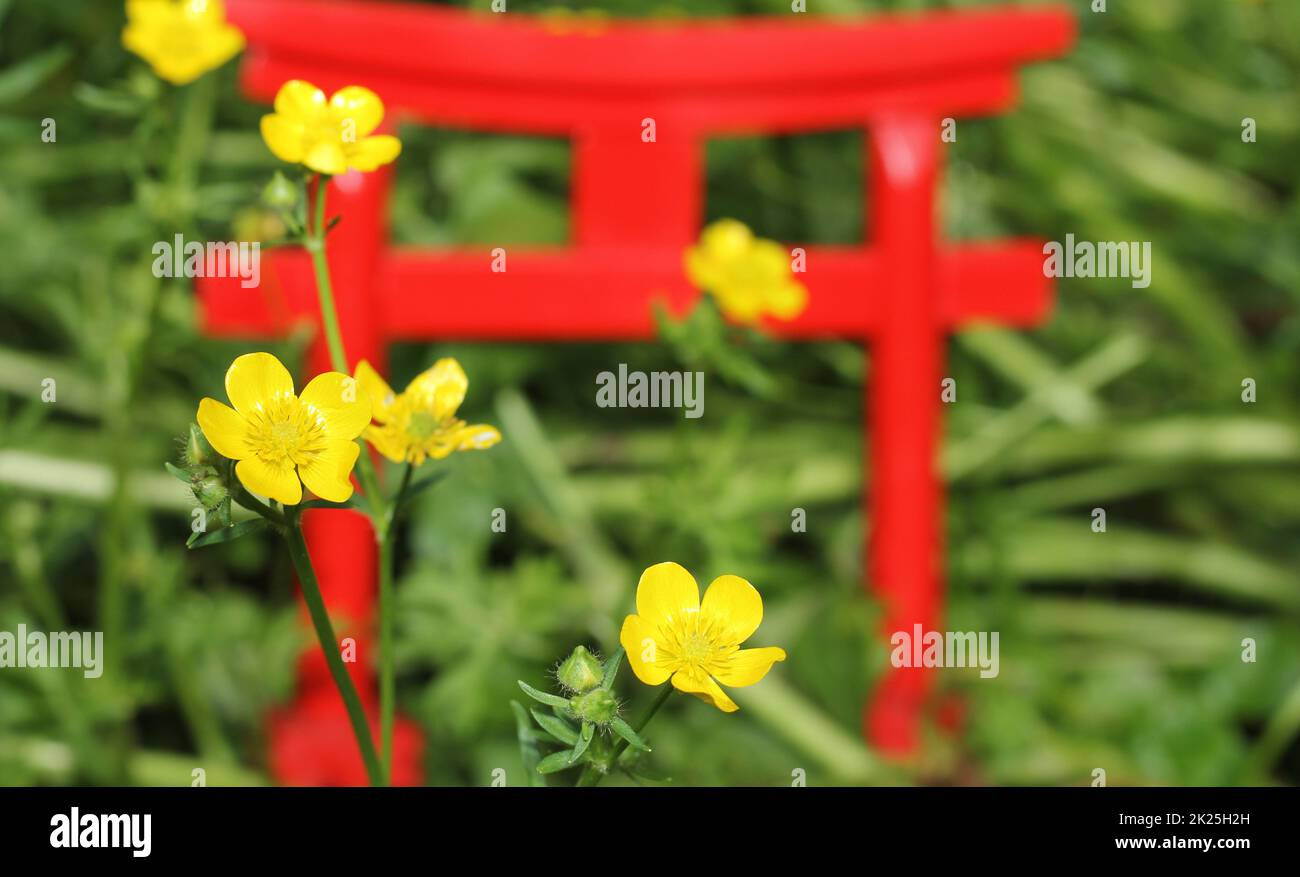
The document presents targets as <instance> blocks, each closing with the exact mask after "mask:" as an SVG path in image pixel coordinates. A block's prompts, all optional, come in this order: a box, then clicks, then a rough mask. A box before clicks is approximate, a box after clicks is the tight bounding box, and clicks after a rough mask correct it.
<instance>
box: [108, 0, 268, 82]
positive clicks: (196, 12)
mask: <svg viewBox="0 0 1300 877" xmlns="http://www.w3.org/2000/svg"><path fill="white" fill-rule="evenodd" d="M122 45H123V46H125V47H126V48H127V49H129V50H130V51H132V52H134V53H135V54H137V55H139V56H140V57H141V58H144V59H145V60H146V61H148V62H149V66H150V67H152V68H153V72H154V73H156V74H158V75H159V76H160V77H162V78H163V79H166V80H167V81H168V82H170V83H172V84H174V85H184V84H185V83H187V82H192V81H194V80H195V79H198V78H199V77H200V76H202V75H203V74H204V73H207V72H208V71H209V70H214V69H216V68H217V67H220V66H221V65H222V64H224V63H226V62H227V61H229V60H230V59H231V58H233V57H234V56H235V55H237V54H239V50H240V49H242V48H244V35H243V34H242V33H240V32H239V28H237V27H235V26H234V25H232V24H230V23H229V22H227V21H226V8H225V6H224V5H222V2H221V0H126V28H125V29H124V30H123V31H122Z"/></svg>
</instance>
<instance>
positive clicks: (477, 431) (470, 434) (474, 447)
mask: <svg viewBox="0 0 1300 877" xmlns="http://www.w3.org/2000/svg"><path fill="white" fill-rule="evenodd" d="M499 441H501V433H500V432H499V431H497V428H496V427H495V426H488V425H487V424H485V423H478V424H474V425H472V426H462V427H461V428H460V429H459V430H457V431H456V435H455V442H456V450H458V451H481V450H484V449H486V448H490V447H492V446H493V445H495V444H496V443H497V442H499Z"/></svg>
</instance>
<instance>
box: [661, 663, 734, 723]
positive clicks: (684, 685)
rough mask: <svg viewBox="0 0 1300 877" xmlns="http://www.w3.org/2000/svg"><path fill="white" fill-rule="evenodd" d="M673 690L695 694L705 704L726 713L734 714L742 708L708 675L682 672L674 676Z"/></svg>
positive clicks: (688, 671) (696, 672)
mask: <svg viewBox="0 0 1300 877" xmlns="http://www.w3.org/2000/svg"><path fill="white" fill-rule="evenodd" d="M673 688H676V689H677V690H678V691H684V692H686V693H687V694H693V695H695V696H696V697H698V698H699V699H700V700H702V701H704V702H705V703H710V704H713V705H714V706H716V707H717V708H718V709H720V710H722V711H723V712H724V713H734V712H735V711H736V710H738V709H740V707H738V706H736V702H735V701H733V700H732V699H731V698H729V697H727V693H726V692H725V691H723V690H722V689H721V688H720V687H718V683H716V682H714V681H713V680H712V679H711V678H709V676H708V675H706V674H704V673H700V672H698V671H690V670H681V671H679V672H677V673H675V674H674V675H673Z"/></svg>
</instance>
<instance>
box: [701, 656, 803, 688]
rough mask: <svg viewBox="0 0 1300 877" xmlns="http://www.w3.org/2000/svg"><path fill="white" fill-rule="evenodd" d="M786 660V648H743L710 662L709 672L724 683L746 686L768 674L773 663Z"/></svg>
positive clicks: (733, 685) (736, 686) (733, 686)
mask: <svg viewBox="0 0 1300 877" xmlns="http://www.w3.org/2000/svg"><path fill="white" fill-rule="evenodd" d="M784 660H785V649H779V648H776V647H775V646H768V647H766V648H761V649H741V650H740V651H738V652H733V653H732V654H730V655H728V656H727V657H725V658H721V659H717V660H714V661H712V662H710V663H709V672H710V673H711V674H713V675H714V676H715V677H717V680H718V681H719V682H721V683H722V684H723V685H730V686H731V687H732V688H744V687H745V686H746V685H753V684H754V683H755V682H757V681H758V680H760V679H762V678H763V677H764V676H766V675H767V671H768V670H771V669H772V665H773V664H774V663H776V662H777V661H784Z"/></svg>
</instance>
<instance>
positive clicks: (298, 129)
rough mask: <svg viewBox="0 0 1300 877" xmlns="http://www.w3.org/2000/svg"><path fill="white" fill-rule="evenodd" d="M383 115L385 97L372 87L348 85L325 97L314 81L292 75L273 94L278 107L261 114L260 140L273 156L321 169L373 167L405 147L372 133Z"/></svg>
mask: <svg viewBox="0 0 1300 877" xmlns="http://www.w3.org/2000/svg"><path fill="white" fill-rule="evenodd" d="M383 119H384V102H383V101H381V100H380V99H379V95H377V94H375V93H374V92H373V91H371V90H370V89H368V88H362V87H361V86H359V85H349V86H348V87H346V88H341V89H339V90H338V91H336V92H334V95H333V96H332V97H331V98H330V99H329V100H326V99H325V92H323V91H321V90H320V89H319V88H317V87H316V86H314V85H312V84H311V83H310V82H303V81H302V80H301V79H291V80H289V81H288V82H286V83H285V84H284V85H282V86H280V91H279V92H278V93H277V94H276V96H275V112H274V113H271V114H270V115H266V116H263V117H262V139H263V140H265V141H266V145H267V148H268V149H270V150H271V152H273V153H275V157H276V158H278V159H280V160H281V161H287V162H289V163H291V164H303V165H306V166H307V167H308V168H310V169H311V170H314V171H316V172H317V173H320V174H331V175H334V174H341V173H344V172H345V171H348V170H358V171H366V172H369V171H373V170H374V169H375V168H377V167H379V166H380V165H385V164H388V163H389V162H390V161H392V160H393V159H395V158H397V156H398V154H399V153H401V151H402V142H401V141H400V140H398V139H397V138H396V137H392V136H390V135H388V134H375V135H371V133H370V132H371V131H374V130H375V129H376V128H378V127H379V123H380V122H382V121H383Z"/></svg>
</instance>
